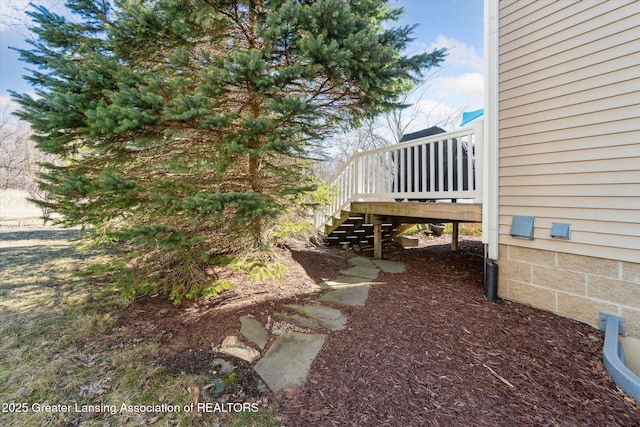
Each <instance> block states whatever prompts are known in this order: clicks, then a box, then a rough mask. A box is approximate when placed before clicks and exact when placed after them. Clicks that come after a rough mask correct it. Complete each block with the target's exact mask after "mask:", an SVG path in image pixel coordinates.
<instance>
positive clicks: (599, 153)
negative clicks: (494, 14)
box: [498, 0, 640, 262]
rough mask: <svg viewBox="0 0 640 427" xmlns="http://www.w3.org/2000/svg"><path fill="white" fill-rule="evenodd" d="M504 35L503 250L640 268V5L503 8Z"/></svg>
mask: <svg viewBox="0 0 640 427" xmlns="http://www.w3.org/2000/svg"><path fill="white" fill-rule="evenodd" d="M499 25H500V32H499V34H500V35H499V52H500V54H499V122H498V123H499V135H498V138H499V212H500V215H499V242H500V243H501V244H509V245H515V246H526V247H530V248H535V249H543V250H549V251H558V252H567V253H574V254H577V255H587V256H595V257H601V258H610V259H617V260H621V261H630V262H640V1H624V0H615V1H569V0H560V1H545V0H538V1H501V2H500V4H499ZM513 215H533V216H534V217H535V240H533V241H529V240H519V239H513V238H512V237H511V236H510V235H509V229H510V224H511V219H512V216H513ZM553 222H566V223H570V224H571V226H572V234H571V240H569V241H562V240H556V239H552V238H551V237H550V235H549V232H550V229H551V224H552V223H553Z"/></svg>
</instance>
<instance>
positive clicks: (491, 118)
mask: <svg viewBox="0 0 640 427" xmlns="http://www.w3.org/2000/svg"><path fill="white" fill-rule="evenodd" d="M498 34H499V22H498V1H497V0H489V1H485V3H484V64H485V70H484V71H485V72H484V128H483V137H482V140H483V141H482V142H483V145H482V188H481V190H482V243H484V295H485V297H487V298H488V299H489V300H491V301H495V300H497V299H498V265H497V264H496V263H495V262H494V260H497V259H498V209H499V203H498V159H499V157H498V111H499V99H498V82H499V79H498V63H499V61H498V60H499V58H498V55H499V49H498Z"/></svg>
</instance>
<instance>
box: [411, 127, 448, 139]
mask: <svg viewBox="0 0 640 427" xmlns="http://www.w3.org/2000/svg"><path fill="white" fill-rule="evenodd" d="M445 132H446V130H444V129H442V128H439V127H438V126H431V127H430V128H427V129H422V130H419V131H418V132H413V133H408V134H406V135H403V136H402V139H401V140H400V142H406V141H411V140H414V139H418V138H424V137H425V136H431V135H437V134H439V133H445Z"/></svg>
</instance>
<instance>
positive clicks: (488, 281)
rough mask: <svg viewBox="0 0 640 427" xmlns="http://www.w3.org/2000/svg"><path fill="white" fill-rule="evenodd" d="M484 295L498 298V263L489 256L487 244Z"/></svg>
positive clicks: (493, 299)
mask: <svg viewBox="0 0 640 427" xmlns="http://www.w3.org/2000/svg"><path fill="white" fill-rule="evenodd" d="M484 296H485V297H487V299H489V300H491V301H495V300H497V299H498V264H496V263H495V262H493V260H491V259H489V257H488V256H487V246H486V245H485V251H484Z"/></svg>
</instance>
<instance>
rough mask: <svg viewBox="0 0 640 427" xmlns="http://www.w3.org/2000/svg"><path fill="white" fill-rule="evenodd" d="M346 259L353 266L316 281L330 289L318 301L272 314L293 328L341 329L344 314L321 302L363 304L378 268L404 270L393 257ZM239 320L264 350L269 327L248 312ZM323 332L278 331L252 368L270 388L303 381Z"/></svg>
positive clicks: (252, 339)
mask: <svg viewBox="0 0 640 427" xmlns="http://www.w3.org/2000/svg"><path fill="white" fill-rule="evenodd" d="M348 262H349V263H350V264H351V265H353V267H351V268H349V269H346V270H343V271H341V272H340V273H342V274H343V276H340V277H337V278H335V279H333V280H327V281H326V282H324V283H321V284H319V285H318V286H319V287H320V288H322V289H331V291H329V292H327V293H325V294H324V295H322V296H321V297H320V298H318V304H304V305H298V304H288V305H285V306H284V307H285V308H288V309H290V310H293V311H295V312H296V314H289V313H284V312H280V313H276V317H278V318H279V319H284V321H286V322H291V324H292V325H291V326H292V327H293V328H295V327H298V328H306V329H313V328H317V327H318V326H319V325H320V326H322V327H324V328H325V329H327V334H328V333H330V332H331V331H337V330H341V329H344V328H345V327H346V325H347V318H346V317H345V316H344V315H343V314H342V312H341V311H340V310H339V309H337V308H335V307H329V306H327V305H323V304H321V303H330V304H333V305H348V306H364V305H365V303H366V301H367V297H368V296H369V289H370V287H371V284H373V283H375V282H374V281H375V279H376V278H377V277H378V274H379V273H380V271H383V272H387V273H402V272H404V265H403V264H402V263H399V262H394V261H383V260H376V261H374V260H371V259H369V258H365V257H362V256H354V257H351V258H349V259H348ZM240 322H241V323H242V328H241V330H240V332H241V333H242V335H243V336H244V337H245V338H247V339H248V340H249V341H251V342H252V343H253V344H254V345H256V346H257V347H258V348H260V349H261V350H264V348H265V346H266V345H267V343H268V336H269V331H268V330H267V329H266V328H265V327H264V326H263V325H262V324H261V323H260V322H258V321H257V320H256V319H253V318H251V317H248V316H243V317H241V318H240ZM327 334H319V333H302V332H285V333H282V334H281V335H279V336H277V338H276V339H275V340H274V341H273V343H272V344H271V346H270V347H269V348H268V350H267V351H266V353H264V355H263V356H262V358H261V359H260V360H259V361H258V362H257V363H256V364H255V366H254V369H255V371H256V372H257V373H258V375H260V377H261V378H262V379H263V380H264V382H265V383H266V384H267V386H269V388H270V389H271V390H272V391H274V392H279V391H280V390H282V389H283V388H287V387H292V386H296V385H299V384H301V383H302V382H304V381H305V379H306V377H307V374H308V373H309V369H310V368H311V364H312V363H313V361H314V359H315V358H316V356H317V355H318V353H319V352H320V349H321V348H322V346H323V345H324V342H325V341H326V338H327ZM223 347H224V346H223ZM249 348H250V349H252V348H251V347H249ZM254 350H255V349H254ZM220 351H221V352H224V351H225V349H224V348H221V350H220ZM255 351H256V352H257V351H258V350H255ZM252 361H253V360H252Z"/></svg>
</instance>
